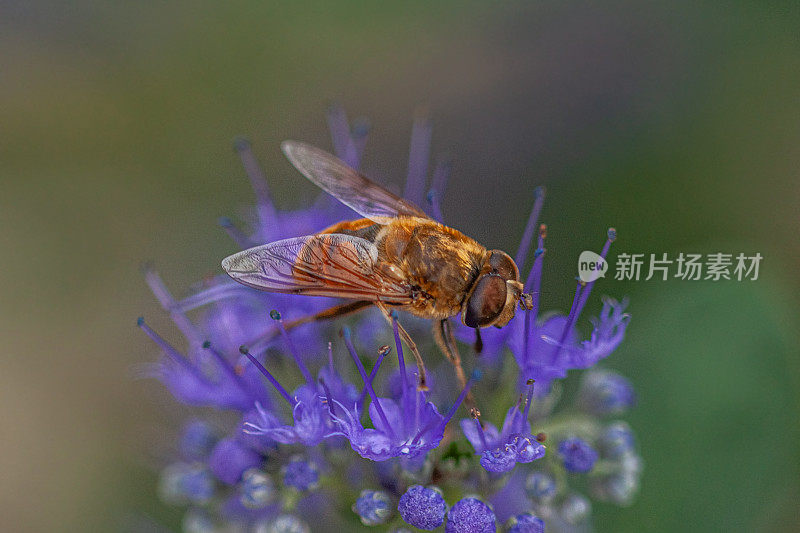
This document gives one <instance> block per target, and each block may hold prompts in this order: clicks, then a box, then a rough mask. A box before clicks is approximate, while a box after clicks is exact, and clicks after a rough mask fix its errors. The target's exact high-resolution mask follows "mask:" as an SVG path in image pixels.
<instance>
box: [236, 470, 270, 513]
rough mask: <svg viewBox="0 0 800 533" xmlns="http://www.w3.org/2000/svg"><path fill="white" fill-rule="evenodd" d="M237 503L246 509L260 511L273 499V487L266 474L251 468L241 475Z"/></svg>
mask: <svg viewBox="0 0 800 533" xmlns="http://www.w3.org/2000/svg"><path fill="white" fill-rule="evenodd" d="M239 490H240V493H239V501H240V502H241V503H242V505H244V506H245V507H247V508H248V509H261V508H262V507H265V506H266V505H267V504H268V503H269V502H271V501H272V500H273V499H274V498H275V486H274V485H273V484H272V479H271V478H270V477H269V476H268V475H267V473H266V472H264V471H262V470H260V469H258V468H251V469H249V470H246V471H245V473H244V474H242V483H241V486H240V489H239Z"/></svg>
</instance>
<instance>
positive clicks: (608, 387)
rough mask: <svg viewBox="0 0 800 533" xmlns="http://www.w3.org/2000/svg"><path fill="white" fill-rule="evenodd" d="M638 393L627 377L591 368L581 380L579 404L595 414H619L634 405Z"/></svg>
mask: <svg viewBox="0 0 800 533" xmlns="http://www.w3.org/2000/svg"><path fill="white" fill-rule="evenodd" d="M634 403H636V393H635V392H634V391H633V385H631V382H630V381H628V380H627V379H626V378H625V377H623V376H621V375H619V374H617V373H616V372H611V371H609V370H590V371H588V372H587V373H586V374H585V375H584V377H583V381H582V382H581V387H580V391H579V392H578V405H579V406H580V407H581V408H582V409H583V410H585V411H587V412H589V413H592V414H595V415H619V414H622V413H624V412H625V411H627V410H628V409H630V408H631V407H633V405H634Z"/></svg>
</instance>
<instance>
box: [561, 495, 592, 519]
mask: <svg viewBox="0 0 800 533" xmlns="http://www.w3.org/2000/svg"><path fill="white" fill-rule="evenodd" d="M591 512H592V504H591V503H590V502H589V500H588V499H587V498H586V497H584V496H581V495H580V494H578V493H572V494H570V495H569V496H567V497H566V498H565V499H564V501H563V502H562V503H561V507H560V509H559V514H560V515H561V518H562V519H563V520H564V522H566V523H568V524H571V525H573V526H575V525H578V524H580V523H581V522H583V521H584V520H586V518H587V517H588V516H589V514H590V513H591Z"/></svg>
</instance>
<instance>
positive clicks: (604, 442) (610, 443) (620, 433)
mask: <svg viewBox="0 0 800 533" xmlns="http://www.w3.org/2000/svg"><path fill="white" fill-rule="evenodd" d="M597 447H598V448H599V450H600V453H601V454H602V455H603V457H605V458H608V459H619V458H620V457H622V456H624V455H626V454H628V453H630V452H632V451H633V450H634V449H635V448H636V440H635V437H634V435H633V431H632V430H631V428H630V426H628V424H626V423H625V422H622V421H617V422H613V423H611V424H609V425H608V426H606V428H605V429H604V430H603V433H602V434H601V435H600V438H599V439H598V441H597Z"/></svg>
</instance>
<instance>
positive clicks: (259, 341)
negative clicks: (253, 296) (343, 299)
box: [246, 300, 372, 353]
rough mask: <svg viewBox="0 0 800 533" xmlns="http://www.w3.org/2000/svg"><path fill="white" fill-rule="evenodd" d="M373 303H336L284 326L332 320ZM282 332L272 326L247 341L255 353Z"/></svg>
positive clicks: (292, 326) (289, 326)
mask: <svg viewBox="0 0 800 533" xmlns="http://www.w3.org/2000/svg"><path fill="white" fill-rule="evenodd" d="M370 305H372V302H368V301H361V300H358V301H355V302H348V303H344V304H340V305H334V306H333V307H331V308H329V309H325V310H324V311H320V312H319V313H317V314H315V315H308V316H304V317H300V318H297V319H295V320H290V321H289V322H286V323H285V324H284V325H283V327H284V328H286V330H287V331H288V330H290V329H292V328H296V327H297V326H302V325H303V324H308V323H309V322H316V321H317V320H330V319H333V318H338V317H340V316H345V315H349V314H351V313H355V312H357V311H360V310H361V309H364V308H365V307H368V306H370ZM279 332H280V328H279V327H275V326H273V327H270V328H269V329H268V330H267V331H266V332H265V333H263V334H262V335H259V336H258V337H257V338H255V339H253V340H251V341H250V342H248V343H246V344H247V345H248V346H249V347H250V351H251V352H253V353H261V351H262V350H264V349H266V348H267V346H269V344H270V343H271V342H272V339H274V338H275V337H277V336H278V333H279Z"/></svg>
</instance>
